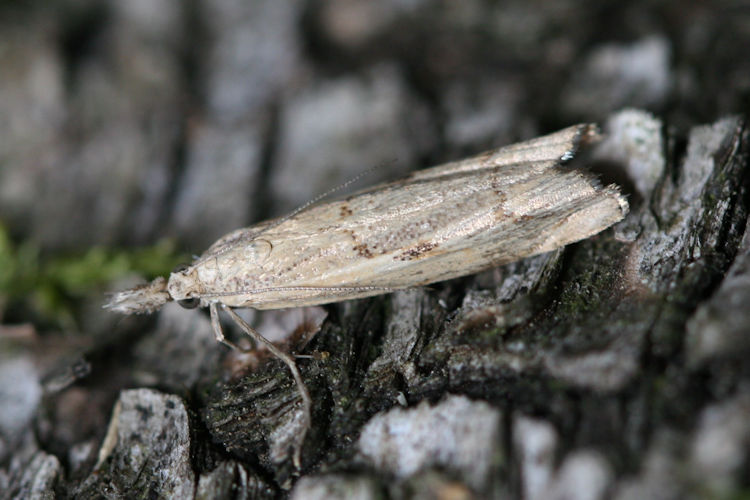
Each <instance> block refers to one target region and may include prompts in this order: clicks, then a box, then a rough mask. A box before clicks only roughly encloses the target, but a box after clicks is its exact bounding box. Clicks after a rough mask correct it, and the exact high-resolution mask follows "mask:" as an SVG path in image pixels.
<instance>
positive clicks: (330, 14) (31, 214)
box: [0, 0, 750, 485]
mask: <svg viewBox="0 0 750 500" xmlns="http://www.w3.org/2000/svg"><path fill="white" fill-rule="evenodd" d="M748 47H750V3H748V2H747V1H745V0H720V1H695V2H684V1H679V0H666V1H656V0H642V1H630V2H628V1H623V2H599V1H593V0H590V1H585V0H581V1H573V0H554V1H552V0H548V1H544V0H511V1H504V2H496V1H489V0H462V1H459V2H456V1H449V0H380V1H377V2H374V1H372V0H57V1H50V0H26V1H12V0H0V366H2V365H3V363H5V367H6V368H7V370H5V371H3V370H0V372H2V373H0V388H2V387H8V386H12V385H13V384H19V387H20V389H19V391H18V392H17V393H15V396H14V397H26V398H28V404H21V403H19V404H17V405H16V406H14V408H16V407H17V408H20V409H19V410H18V411H20V412H22V413H23V412H26V413H23V414H20V416H19V414H16V415H13V416H12V417H9V420H7V421H3V422H0V427H2V430H3V432H5V433H6V434H7V433H11V432H12V431H13V430H14V429H16V427H14V426H18V429H19V432H20V430H21V429H25V427H23V426H24V425H26V424H27V423H28V421H29V418H30V415H33V412H35V411H36V408H37V402H38V400H39V398H40V395H39V391H40V390H41V389H39V387H38V386H37V385H34V384H30V385H28V386H23V384H24V380H26V379H25V378H24V377H28V380H36V379H35V377H38V376H45V377H46V376H47V375H48V373H49V372H50V371H51V370H52V369H53V368H54V367H55V366H57V365H58V364H60V359H63V358H65V356H68V355H70V353H71V352H81V350H88V352H89V353H91V352H94V353H96V352H97V351H96V347H95V346H97V345H99V344H101V343H107V342H109V343H117V342H119V343H120V345H128V343H127V341H122V340H120V341H117V340H116V339H117V338H118V337H117V336H118V335H127V334H125V333H123V332H125V331H127V330H128V329H129V328H131V327H132V325H133V324H134V323H132V322H139V321H140V322H142V321H149V320H148V319H143V318H136V319H127V320H125V319H122V318H119V317H116V316H114V315H112V314H108V313H104V312H102V311H101V305H102V303H103V302H104V293H105V292H107V291H108V290H114V289H117V288H122V287H123V286H125V285H127V284H132V283H133V282H135V280H137V279H142V278H147V279H150V278H153V277H154V276H157V275H161V274H165V273H167V272H169V270H170V269H172V267H173V266H174V265H175V264H177V263H179V262H181V261H185V260H187V259H189V258H190V256H191V255H193V254H199V253H201V252H203V251H204V250H205V249H206V248H207V246H208V245H209V244H211V243H212V242H213V241H214V240H215V239H216V238H218V237H220V236H221V235H223V234H224V233H226V232H228V231H230V230H233V229H236V228H239V227H243V226H246V225H249V224H251V223H253V222H255V221H258V220H261V219H263V218H266V217H271V216H276V215H280V214H283V213H284V212H286V211H289V210H290V209H293V208H294V207H297V206H299V205H301V204H303V203H305V202H306V201H309V200H311V199H312V198H314V197H315V196H316V195H319V194H321V193H323V192H325V191H327V190H329V189H330V188H332V187H335V186H337V185H339V184H341V183H343V182H345V181H347V180H349V179H351V178H353V177H355V176H356V175H357V174H358V173H361V172H364V171H366V170H368V169H373V172H372V173H371V174H368V175H367V176H366V177H365V179H364V180H363V181H362V182H361V183H360V184H359V185H368V184H372V183H374V182H377V181H379V180H383V179H393V178H396V177H398V176H399V175H401V174H403V173H405V172H407V171H409V170H412V169H416V168H423V167H427V166H431V165H434V164H438V163H440V162H444V161H448V160H452V159H457V158H460V157H463V156H467V155H471V154H476V153H478V152H480V151H482V150H485V149H488V148H491V147H497V146H501V145H504V144H507V143H511V142H515V141H518V140H522V139H527V138H531V137H534V136H537V135H540V134H543V133H547V132H552V131H554V130H557V129H560V128H563V127H566V126H569V125H571V124H573V123H576V122H581V121H594V122H602V121H604V120H606V118H607V117H608V116H609V115H610V114H611V113H612V112H614V111H616V110H621V109H623V108H630V107H634V108H640V109H644V110H647V111H649V112H651V113H653V114H654V115H655V116H657V117H658V118H659V119H661V120H662V121H663V123H665V124H666V126H667V127H668V128H670V129H673V130H675V131H677V132H678V135H679V133H680V132H686V131H687V130H688V129H689V128H690V127H692V126H695V125H698V124H703V123H711V122H713V121H715V120H717V119H718V118H720V117H722V116H725V115H728V114H744V113H746V111H747V110H748V105H749V104H750V57H748V53H747V48H748ZM668 146H669V147H670V148H677V149H679V147H680V145H679V144H677V145H674V144H670V145H668ZM131 329H132V328H131ZM125 338H128V337H125ZM113 339H115V340H113ZM209 341H210V339H209ZM19 346H21V347H19ZM23 346H25V347H23ZM71 346H72V347H71ZM3 351H4V353H3ZM20 353H23V354H22V355H21V354H20ZM29 353H33V355H31V354H29ZM97 356H98V357H97ZM123 356H125V354H124V353H123V352H111V350H109V351H107V350H106V349H104V350H103V351H101V352H98V354H90V355H89V356H88V357H87V359H88V360H89V361H91V360H92V359H94V361H95V363H94V365H96V364H97V363H98V365H99V366H103V365H107V363H109V362H113V361H116V362H117V363H122V362H124V361H123V360H127V357H123ZM9 359H11V360H14V361H13V362H14V363H15V364H14V365H13V366H12V368H11V365H10V364H9V362H8V361H7V360H9ZM71 359H72V360H73V361H71ZM76 359H77V358H76V355H72V357H69V358H67V360H66V361H64V362H62V366H64V367H66V368H65V370H67V371H63V374H62V375H61V376H60V377H58V378H57V379H55V378H54V377H53V379H52V380H53V381H55V380H57V381H58V382H59V383H60V384H63V385H64V384H65V383H66V382H65V381H66V380H73V379H75V378H76V377H77V376H78V375H77V374H76V371H75V370H76V369H80V370H81V374H85V373H88V371H87V370H89V369H90V367H88V365H87V364H86V363H83V365H76V364H75V360H76ZM24 360H30V361H28V363H27V364H24V363H26V361H24ZM19 363H20V364H19ZM76 366H78V368H76ZM71 367H73V368H71ZM94 369H96V366H95V368H94ZM71 370H72V371H71ZM110 375H111V374H110ZM99 380H100V382H101V383H103V384H106V385H107V387H101V388H99V389H98V390H97V391H89V392H86V393H82V392H74V391H69V392H68V393H66V394H65V396H64V398H66V399H65V400H64V401H62V402H59V404H57V403H56V404H55V405H50V406H49V407H48V409H47V411H48V413H49V414H48V415H47V416H48V418H49V421H58V422H59V421H64V422H68V423H69V424H70V423H72V422H74V423H75V425H68V427H65V426H64V425H63V426H62V427H61V428H62V429H68V430H66V431H65V432H70V433H72V434H70V435H68V434H64V435H63V434H60V432H63V431H57V430H52V429H51V427H50V428H48V429H47V430H46V432H47V433H46V434H45V428H44V426H43V425H41V426H38V427H37V429H36V432H37V437H38V438H39V439H40V440H41V441H42V442H43V443H44V446H45V447H46V449H48V450H52V451H53V452H58V455H59V456H61V457H62V456H65V457H67V460H69V465H70V464H75V463H76V462H75V461H76V459H75V457H76V456H77V455H76V453H78V455H80V456H81V457H83V456H85V457H87V458H85V460H88V461H89V462H88V463H90V461H91V460H92V459H91V456H93V453H95V450H96V446H97V443H98V441H97V439H99V438H100V437H101V434H102V430H103V429H104V427H105V425H106V421H107V415H108V412H109V411H110V409H111V405H112V402H113V401H114V399H115V398H116V396H117V391H118V390H119V388H120V387H121V386H122V385H123V384H126V383H127V380H129V379H127V378H126V377H125V375H123V378H119V379H118V377H116V376H114V377H113V376H107V377H101V378H100V379H99ZM103 380H107V382H106V383H105V382H102V381H103ZM55 383H56V382H55ZM50 384H51V385H50ZM51 386H54V383H52V382H50V383H47V385H46V386H45V387H46V388H47V389H49V388H50V387H51ZM50 390H51V389H50ZM1 396H2V393H0V399H2V397H1ZM6 396H7V393H6ZM94 407H96V408H97V409H98V410H97V411H98V413H95V414H93V416H90V417H88V418H86V419H80V415H82V414H83V412H84V410H86V411H88V410H90V409H91V408H94ZM55 412H57V413H55ZM66 412H67V413H66ZM27 417H28V418H27ZM66 419H67V420H66ZM18 422H21V423H20V424H18ZM43 422H44V421H42V423H43ZM71 428H74V429H75V430H74V431H70V429H71ZM24 432H26V431H24ZM0 437H1V436H0ZM87 439H88V441H86V440H87ZM7 443H9V441H8V442H6V441H2V439H0V463H2V461H3V460H4V459H6V458H7V457H8V454H9V453H10V452H11V451H12V449H11V447H10V444H7ZM70 443H84V444H86V443H88V444H86V446H88V448H85V449H83V448H81V449H79V448H75V449H73V450H72V451H71V450H68V449H67V448H66V447H67V446H68V445H69V444H70ZM85 460H84V459H81V463H83V462H84V461H85ZM71 470H76V468H75V467H73V466H71ZM79 470H80V471H84V470H88V469H85V468H80V469H79ZM0 485H1V482H0Z"/></svg>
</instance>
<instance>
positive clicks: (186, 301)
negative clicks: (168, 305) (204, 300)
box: [177, 297, 201, 309]
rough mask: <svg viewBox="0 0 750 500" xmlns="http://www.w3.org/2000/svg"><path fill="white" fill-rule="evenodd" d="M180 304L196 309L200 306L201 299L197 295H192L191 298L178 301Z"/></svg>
mask: <svg viewBox="0 0 750 500" xmlns="http://www.w3.org/2000/svg"><path fill="white" fill-rule="evenodd" d="M177 303H178V304H180V305H181V306H182V307H184V308H185V309H195V308H196V307H198V304H200V303H201V299H199V298H197V297H192V298H189V299H182V300H178V301H177Z"/></svg>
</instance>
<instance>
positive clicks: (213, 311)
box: [208, 304, 244, 352]
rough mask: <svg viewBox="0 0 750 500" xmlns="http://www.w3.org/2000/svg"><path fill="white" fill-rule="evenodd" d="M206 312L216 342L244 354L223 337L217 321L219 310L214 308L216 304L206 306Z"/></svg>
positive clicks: (239, 348)
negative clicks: (208, 314) (209, 316)
mask: <svg viewBox="0 0 750 500" xmlns="http://www.w3.org/2000/svg"><path fill="white" fill-rule="evenodd" d="M208 312H209V313H210V315H211V327H212V328H213V330H214V336H215V337H216V340H217V341H218V342H221V343H222V344H224V345H225V346H227V347H229V348H230V349H234V350H236V351H240V352H244V349H242V348H241V347H240V346H238V345H237V344H235V343H234V342H231V341H229V340H227V338H226V337H225V336H224V330H222V328H221V322H220V321H219V310H218V309H217V308H216V304H211V305H210V306H208Z"/></svg>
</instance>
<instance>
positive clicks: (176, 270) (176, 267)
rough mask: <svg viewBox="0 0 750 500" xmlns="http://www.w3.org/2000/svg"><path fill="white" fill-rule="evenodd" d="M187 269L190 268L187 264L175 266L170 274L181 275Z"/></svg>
mask: <svg viewBox="0 0 750 500" xmlns="http://www.w3.org/2000/svg"><path fill="white" fill-rule="evenodd" d="M188 267H190V266H188V265H187V264H177V265H176V266H174V269H172V272H173V273H181V272H182V271H184V270H185V269H187V268H188Z"/></svg>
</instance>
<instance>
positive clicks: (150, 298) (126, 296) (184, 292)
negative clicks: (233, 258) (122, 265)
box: [104, 266, 200, 314]
mask: <svg viewBox="0 0 750 500" xmlns="http://www.w3.org/2000/svg"><path fill="white" fill-rule="evenodd" d="M195 273H196V270H195V268H193V267H189V266H178V267H177V268H175V270H174V271H172V274H170V275H169V281H167V279H165V278H162V277H159V278H156V279H155V280H154V281H152V282H151V283H148V284H145V285H140V286H137V287H135V288H131V289H130V290H124V291H122V292H118V293H115V294H113V295H112V296H111V297H110V300H109V302H107V303H106V304H105V305H104V308H105V309H110V310H112V311H115V312H119V313H122V314H147V313H152V312H154V311H156V310H157V309H160V308H161V306H163V305H164V304H166V303H167V302H169V301H172V300H174V301H175V302H177V303H178V304H180V305H181V306H182V307H184V308H186V309H193V308H194V307H197V306H199V305H200V298H199V297H200V292H199V290H197V289H196V288H195V283H196V281H195Z"/></svg>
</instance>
